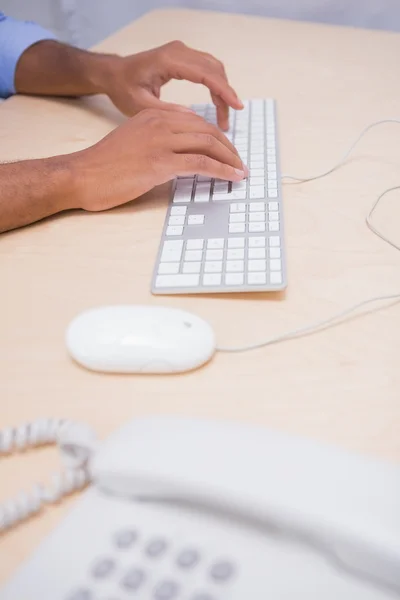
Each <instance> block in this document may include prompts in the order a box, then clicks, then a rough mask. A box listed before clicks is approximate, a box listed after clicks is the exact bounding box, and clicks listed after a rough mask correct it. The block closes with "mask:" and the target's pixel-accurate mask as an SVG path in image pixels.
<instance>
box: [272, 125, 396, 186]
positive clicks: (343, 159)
mask: <svg viewBox="0 0 400 600" xmlns="http://www.w3.org/2000/svg"><path fill="white" fill-rule="evenodd" d="M385 123H397V124H400V119H382V120H381V121H375V122H374V123H371V125H368V127H366V128H365V129H363V130H362V132H361V133H360V135H359V136H358V137H357V139H356V140H355V142H354V143H353V144H352V145H351V146H350V149H349V150H348V151H347V152H346V153H345V155H344V156H343V158H342V159H341V160H340V161H339V162H338V163H337V164H336V165H335V166H334V167H332V168H331V169H329V170H328V171H324V172H323V173H320V174H319V175H314V176H312V177H293V176H292V175H283V176H282V179H292V180H293V181H295V182H297V183H306V182H308V181H315V180H316V179H322V177H326V176H327V175H330V174H331V173H333V172H334V171H336V170H337V169H339V167H341V166H342V165H344V163H345V162H346V160H347V159H348V158H349V156H350V154H351V153H352V152H353V150H354V148H355V147H356V146H357V144H358V142H359V141H360V140H361V139H362V138H363V137H364V135H365V134H366V133H367V132H368V131H369V130H370V129H373V128H374V127H377V126H378V125H384V124H385Z"/></svg>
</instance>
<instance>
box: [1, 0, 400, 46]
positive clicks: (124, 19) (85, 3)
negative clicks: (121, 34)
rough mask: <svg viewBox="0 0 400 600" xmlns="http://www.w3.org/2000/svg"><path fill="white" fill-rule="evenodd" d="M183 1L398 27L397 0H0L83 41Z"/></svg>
mask: <svg viewBox="0 0 400 600" xmlns="http://www.w3.org/2000/svg"><path fill="white" fill-rule="evenodd" d="M161 6H186V7H191V8H204V9H215V10H226V11H230V12H242V13H250V14H259V15H266V16H274V17H287V18H291V19H302V20H309V21H321V22H329V23H337V24H345V25H351V26H356V27H368V28H375V29H387V30H395V31H400V0H0V8H1V10H3V11H4V12H6V13H8V14H10V15H12V16H15V17H18V18H27V19H34V20H37V21H39V22H40V23H41V24H43V25H44V26H46V27H49V28H51V29H53V30H54V31H55V32H56V33H57V34H58V35H59V36H60V37H61V38H62V39H65V40H67V41H70V42H73V43H75V44H77V45H79V46H82V47H88V46H90V45H92V44H94V43H96V42H98V41H100V40H101V39H103V38H104V37H106V36H107V35H109V34H110V33H112V32H113V31H115V30H116V29H118V28H120V27H122V26H123V25H125V24H126V23H128V22H130V21H132V20H133V19H135V18H137V17H138V16H140V15H141V14H143V13H144V12H146V11H148V10H151V9H153V8H156V7H161Z"/></svg>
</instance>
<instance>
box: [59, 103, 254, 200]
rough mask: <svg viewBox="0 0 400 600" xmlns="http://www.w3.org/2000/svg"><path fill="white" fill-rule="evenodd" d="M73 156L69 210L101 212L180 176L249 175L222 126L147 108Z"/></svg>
mask: <svg viewBox="0 0 400 600" xmlns="http://www.w3.org/2000/svg"><path fill="white" fill-rule="evenodd" d="M69 156H70V162H69V164H70V166H71V168H72V170H73V173H75V176H74V180H76V181H77V182H78V184H77V185H78V189H77V190H75V193H74V194H72V195H71V196H70V198H71V199H73V202H74V204H73V205H72V206H71V205H68V206H66V207H64V208H83V209H85V210H89V211H100V210H106V209H108V208H112V207H114V206H117V205H119V204H123V203H125V202H128V201H129V200H133V199H134V198H136V197H138V196H140V195H141V194H144V193H145V192H147V191H148V190H150V189H152V188H153V187H154V186H156V185H160V184H162V183H165V182H167V181H169V180H171V179H173V178H174V177H176V176H179V175H181V176H182V175H186V176H189V175H194V174H196V173H198V174H200V175H205V176H209V177H216V178H219V179H225V180H230V181H241V180H242V179H243V178H244V177H247V175H248V170H247V167H245V166H244V165H243V163H242V161H241V160H240V158H239V156H238V154H237V151H236V149H235V147H234V146H233V145H232V144H231V143H230V142H229V141H228V140H227V138H226V136H225V135H224V134H223V133H222V132H221V131H220V130H219V129H218V127H216V126H214V125H211V124H209V123H207V122H206V121H205V120H204V119H202V118H201V117H198V116H196V115H195V114H194V113H191V112H186V113H185V112H177V111H173V110H159V109H158V110H157V109H146V110H143V111H141V112H140V113H139V114H138V115H136V116H135V117H133V118H131V119H129V120H128V121H126V122H125V123H124V124H123V125H121V126H120V127H118V128H117V129H114V131H112V132H111V133H110V134H108V135H107V136H106V137H105V138H103V139H102V140H100V142H98V143H97V144H95V145H94V146H91V147H90V148H87V149H85V150H82V151H80V152H77V153H75V154H72V155H69Z"/></svg>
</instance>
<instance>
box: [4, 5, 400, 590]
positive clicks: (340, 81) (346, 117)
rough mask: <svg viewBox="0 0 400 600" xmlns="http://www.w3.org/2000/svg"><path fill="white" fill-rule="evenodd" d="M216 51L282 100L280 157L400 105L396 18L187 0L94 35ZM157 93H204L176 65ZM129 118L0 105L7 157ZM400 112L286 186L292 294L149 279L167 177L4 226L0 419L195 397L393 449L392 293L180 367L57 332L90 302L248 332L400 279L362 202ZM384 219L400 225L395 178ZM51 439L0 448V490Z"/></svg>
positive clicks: (243, 415) (27, 469)
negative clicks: (242, 12)
mask: <svg viewBox="0 0 400 600" xmlns="http://www.w3.org/2000/svg"><path fill="white" fill-rule="evenodd" d="M174 38H178V39H182V40H183V41H185V42H186V43H188V44H190V45H192V46H195V47H198V48H202V49H207V50H208V51H209V52H212V53H214V54H215V55H217V56H218V57H219V58H221V59H222V60H223V61H224V62H225V64H226V67H227V71H228V74H229V75H230V78H231V81H232V83H233V85H234V86H235V87H236V88H237V90H238V92H239V93H240V95H241V96H242V97H243V98H251V97H265V96H274V97H275V98H276V99H277V102H278V108H279V123H280V138H281V152H282V162H283V170H284V172H285V173H290V174H300V175H308V174H314V173H318V172H320V171H321V170H324V169H326V168H328V167H330V166H332V165H333V164H334V163H336V162H337V161H338V159H339V158H340V157H341V156H342V154H343V152H344V151H345V150H346V149H347V148H348V147H349V145H350V143H351V142H352V141H353V140H354V139H355V137H356V136H357V135H358V133H359V132H360V131H361V130H362V129H363V128H364V127H365V126H366V125H367V124H369V123H371V122H373V121H376V120H378V119H382V118H384V117H393V116H396V115H397V116H400V80H399V77H398V56H399V54H400V35H397V34H391V33H380V32H376V31H375V32H370V31H360V30H353V29H350V28H338V27H327V26H322V25H310V24H304V23H293V22H284V21H278V20H268V19H261V18H251V17H244V16H228V15H226V14H211V13H206V12H204V13H201V12H191V11H173V10H169V11H161V12H160V11H158V12H153V13H151V14H149V15H147V16H145V17H144V18H143V19H141V20H139V21H137V22H136V23H134V24H132V25H130V26H128V27H127V28H126V29H124V30H122V31H121V32H119V33H117V34H116V35H114V36H112V37H111V38H110V39H108V40H106V41H105V42H104V43H102V44H101V45H100V46H99V49H102V50H106V51H114V52H121V53H133V52H137V51H140V50H143V49H145V48H149V47H152V46H156V45H160V44H162V43H164V42H166V41H169V40H171V39H174ZM165 98H167V99H170V100H173V101H181V102H182V103H190V102H202V101H207V99H208V95H207V92H206V90H204V89H202V88H201V87H198V86H197V87H196V86H194V85H192V84H188V83H173V84H171V85H170V86H169V87H168V88H167V90H166V92H165ZM121 121H122V117H121V116H120V115H119V114H118V113H117V112H116V111H115V110H114V109H113V108H112V107H111V106H110V105H109V103H107V102H106V101H105V100H104V99H102V98H96V99H91V100H83V101H66V100H51V99H47V100H44V99H33V98H19V97H16V98H13V99H11V100H9V101H7V102H5V103H3V104H2V105H1V107H0V140H1V141H0V160H11V159H19V158H25V157H39V156H47V155H52V154H56V153H67V152H70V151H73V150H77V149H79V148H83V147H85V146H88V145H89V144H92V143H93V142H95V141H96V140H97V139H99V138H100V137H102V136H103V135H104V134H105V133H106V132H108V131H109V130H110V129H111V128H113V127H115V126H116V125H117V124H118V123H120V122H121ZM399 148H400V128H396V127H395V126H394V125H393V126H384V127H382V128H381V129H379V130H375V131H374V132H371V133H370V134H369V136H368V138H367V139H365V140H364V141H363V142H362V144H361V146H360V147H359V148H358V150H357V152H356V153H355V154H354V156H353V158H352V160H350V161H348V163H347V164H346V166H345V167H343V168H342V169H341V170H339V171H338V172H336V173H335V174H333V175H332V176H330V177H329V178H326V179H322V180H319V181H315V182H313V183H308V184H304V185H301V186H288V187H287V188H285V192H284V195H285V205H286V223H287V246H288V261H289V281H290V285H289V288H288V291H287V293H286V295H285V297H284V298H280V299H279V298H276V297H269V296H268V295H264V294H262V295H246V296H240V297H234V296H231V297H226V296H221V297H216V296H214V297H184V298H182V297H175V298H173V297H169V298H168V297H166V298H155V297H152V296H151V295H150V292H149V286H150V275H151V271H152V268H153V263H154V259H155V254H156V250H157V247H158V243H159V239H160V234H161V228H162V224H163V221H164V215H165V210H166V203H167V194H166V190H165V189H162V190H160V189H158V190H155V191H154V192H153V193H151V194H149V195H148V196H147V197H146V198H143V200H140V201H137V202H134V203H132V204H130V205H129V206H125V207H123V208H120V209H117V210H113V211H110V212H108V213H103V214H84V213H83V212H76V213H71V214H66V215H63V216H60V217H55V218H52V219H48V220H46V221H44V222H41V223H39V224H36V225H34V226H31V227H29V228H26V229H23V230H20V231H15V232H12V233H9V234H6V235H3V236H1V238H0V275H1V279H0V281H1V295H0V303H1V313H0V314H1V317H2V323H1V335H0V369H1V377H0V397H1V404H2V412H1V425H2V426H5V425H11V424H14V423H19V422H21V421H25V420H30V419H35V418H36V417H38V416H42V415H54V416H62V417H69V418H74V419H78V420H80V421H84V422H88V423H90V424H91V425H92V426H93V427H94V428H95V429H96V430H97V431H98V433H99V435H100V436H105V435H107V434H108V433H109V432H111V431H112V430H114V429H115V428H116V427H118V426H119V425H120V424H121V423H123V422H124V421H126V420H127V419H131V418H133V417H135V416H137V415H141V414H145V413H158V412H164V411H166V412H170V413H175V412H179V413H190V414H192V415H207V416H213V417H217V418H222V417H231V418H234V419H242V420H246V421H253V422H262V423H264V424H266V425H268V426H271V427H274V428H281V429H284V430H286V431H289V432H296V433H300V434H305V435H308V436H312V437H315V438H318V439H322V440H326V441H330V442H335V443H338V444H341V445H342V446H345V447H347V448H350V449H354V450H357V451H362V452H366V453H371V454H374V455H379V456H381V457H385V458H388V459H391V460H397V461H398V460H400V436H399V425H400V401H399V391H400V372H399V356H400V342H399V339H400V336H399V333H398V332H399V328H400V307H399V305H392V306H391V307H386V308H384V309H382V310H380V311H377V312H374V313H372V314H369V315H368V316H365V317H363V318H358V319H354V320H351V321H349V322H347V323H346V324H343V325H341V326H338V327H336V328H332V329H329V330H327V331H324V332H323V333H319V334H318V335H314V336H310V337H307V338H304V339H298V340H296V341H290V342H287V343H283V344H280V345H277V346H273V347H270V348H265V349H262V350H258V351H255V352H249V353H246V354H236V355H225V354H221V355H217V356H216V357H215V358H214V360H213V361H212V362H211V363H210V364H209V365H208V366H206V367H205V368H203V369H200V370H198V371H196V372H194V373H190V374H184V375H181V376H159V377H151V376H137V377H135V376H102V375H99V374H94V373H90V372H88V371H85V370H83V369H81V368H79V367H77V366H76V365H75V364H73V363H72V362H71V360H70V359H69V357H68V356H67V354H66V350H65V345H64V332H65V329H66V327H67V325H68V323H69V321H70V320H71V319H72V318H73V317H74V316H75V315H76V314H77V313H79V312H80V311H82V310H84V309H86V308H88V307H92V306H94V305H98V304H107V303H113V304H114V303H120V302H124V303H126V302H128V303H146V304H153V305H155V304H166V305H171V306H179V307H182V308H185V309H188V310H190V311H193V312H195V313H197V314H199V315H201V316H202V317H204V318H205V319H207V320H208V321H209V322H210V323H211V324H212V325H213V327H214V328H215V330H216V332H217V335H218V339H219V342H220V343H224V344H228V343H245V342H252V341H256V340H258V339H260V338H261V339H262V338H264V337H266V336H271V335H274V334H278V333H281V332H284V331H286V330H288V329H292V328H294V327H297V326H299V325H301V324H306V323H309V322H310V321H314V320H317V319H321V318H324V317H327V316H329V315H331V314H333V313H335V312H336V311H338V310H340V309H342V308H345V307H347V306H349V305H351V304H352V303H355V302H357V301H359V300H362V299H365V298H367V297H369V296H376V295H379V294H381V293H392V292H393V293H394V292H396V291H400V268H399V267H400V256H399V255H398V254H397V253H396V251H395V250H394V249H392V248H390V247H388V246H387V245H385V244H384V243H383V242H381V241H380V240H378V239H377V238H376V237H375V236H373V235H372V234H371V233H370V231H369V230H368V229H367V228H366V226H365V224H364V218H365V215H366V213H367V211H368V210H369V208H370V206H371V204H372V203H373V201H374V199H375V198H376V196H377V195H378V194H379V193H380V192H381V191H383V190H384V189H386V188H387V187H389V186H394V185H398V184H400V170H399V163H400V159H399ZM377 220H378V222H379V223H380V225H381V226H382V227H383V228H384V229H385V231H386V232H387V233H388V234H390V235H392V236H394V237H395V236H396V234H397V239H398V240H400V237H399V233H398V231H399V223H400V202H399V195H397V194H396V193H395V194H393V195H392V196H391V197H388V198H387V200H386V201H385V202H384V205H382V207H381V208H380V209H379V211H378V214H377ZM56 456H57V455H56V452H55V451H54V452H52V451H50V450H48V451H43V452H36V453H35V452H32V453H30V454H29V455H27V456H22V457H17V458H14V459H10V460H5V461H3V462H2V464H1V465H0V481H1V492H0V494H1V497H2V498H5V497H6V496H9V495H10V494H11V493H14V492H16V491H17V490H18V489H19V488H20V487H21V486H23V485H25V486H26V485H27V484H28V483H29V482H31V481H34V480H40V479H42V478H44V479H45V478H46V475H47V474H48V473H49V470H50V468H52V467H56V466H58V463H57V460H56ZM71 502H73V500H71V501H70V502H66V503H65V504H63V505H62V507H60V508H57V509H54V510H48V511H46V513H45V514H44V515H43V516H41V517H40V518H37V519H34V520H32V522H30V523H29V524H27V525H24V526H21V527H20V528H18V529H16V530H15V531H14V532H12V533H9V534H8V535H6V536H5V537H4V538H3V539H2V541H1V542H0V555H1V557H2V559H1V561H0V581H2V580H4V579H5V578H6V576H8V575H9V574H10V573H11V572H12V571H13V569H14V568H15V567H16V566H17V564H19V562H20V561H21V560H22V559H23V558H24V557H25V556H27V555H28V554H29V553H30V552H31V551H33V550H34V548H35V546H36V544H37V543H38V542H39V541H40V539H42V537H43V536H44V535H45V534H46V533H47V532H49V531H50V529H51V528H52V527H53V526H55V525H56V523H57V522H58V520H59V519H60V518H61V517H62V515H63V514H65V511H66V510H68V509H69V507H70V506H71Z"/></svg>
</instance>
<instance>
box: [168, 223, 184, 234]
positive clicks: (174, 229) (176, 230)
mask: <svg viewBox="0 0 400 600" xmlns="http://www.w3.org/2000/svg"><path fill="white" fill-rule="evenodd" d="M182 233H183V227H181V226H179V225H170V226H169V227H167V231H166V235H182Z"/></svg>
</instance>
